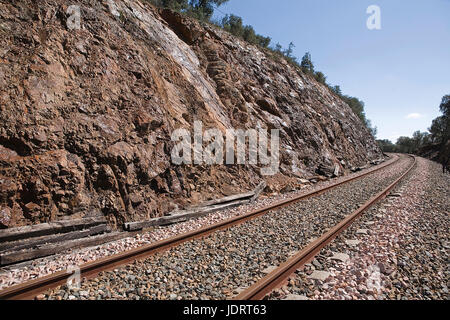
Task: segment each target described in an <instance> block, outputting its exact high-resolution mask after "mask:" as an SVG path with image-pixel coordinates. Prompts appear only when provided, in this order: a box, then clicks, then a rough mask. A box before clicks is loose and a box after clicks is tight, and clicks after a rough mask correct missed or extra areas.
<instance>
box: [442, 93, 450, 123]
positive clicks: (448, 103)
mask: <svg viewBox="0 0 450 320" xmlns="http://www.w3.org/2000/svg"><path fill="white" fill-rule="evenodd" d="M439 109H440V110H441V112H442V113H443V114H444V116H446V117H450V94H448V95H445V96H444V97H443V98H442V102H441V105H440V106H439Z"/></svg>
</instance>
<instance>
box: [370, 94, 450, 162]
mask: <svg viewBox="0 0 450 320" xmlns="http://www.w3.org/2000/svg"><path fill="white" fill-rule="evenodd" d="M439 109H440V111H441V112H442V116H439V117H437V118H436V119H434V120H433V122H432V124H431V127H430V128H429V129H428V132H420V131H416V132H414V134H413V135H412V137H400V138H398V140H397V142H396V143H395V144H394V143H392V142H391V141H390V140H386V139H385V140H377V142H378V144H379V146H380V147H381V149H382V150H383V151H384V152H399V153H411V154H417V155H423V154H424V153H426V152H427V150H433V151H436V152H438V158H440V159H441V160H442V159H443V158H448V156H449V155H448V151H449V150H448V148H449V140H450V94H449V95H445V96H444V97H443V98H442V102H441V104H440V106H439Z"/></svg>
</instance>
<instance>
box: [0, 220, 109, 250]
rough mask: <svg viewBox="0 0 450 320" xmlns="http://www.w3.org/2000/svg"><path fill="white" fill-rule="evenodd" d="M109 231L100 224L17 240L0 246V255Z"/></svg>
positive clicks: (104, 225)
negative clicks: (83, 228)
mask: <svg viewBox="0 0 450 320" xmlns="http://www.w3.org/2000/svg"><path fill="white" fill-rule="evenodd" d="M108 231H109V229H108V226H107V225H106V224H100V225H98V226H94V227H92V228H89V229H85V230H79V231H72V232H68V233H62V234H56V235H49V236H43V237H37V238H36V237H35V238H30V239H23V240H17V241H12V242H6V243H2V244H0V253H2V252H11V251H19V250H23V249H30V248H33V247H36V246H39V245H43V244H49V243H57V242H62V241H69V240H75V239H80V238H85V237H89V236H94V235H97V234H101V233H107V232H108Z"/></svg>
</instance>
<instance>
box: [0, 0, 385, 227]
mask: <svg viewBox="0 0 450 320" xmlns="http://www.w3.org/2000/svg"><path fill="white" fill-rule="evenodd" d="M77 4H78V5H79V6H80V9H81V29H80V30H70V29H69V28H68V27H67V19H68V18H69V16H70V15H69V14H67V9H68V7H69V6H70V5H72V3H70V2H69V1H66V0H56V1H49V0H48V1H46V0H43V1H31V0H19V1H5V0H0V111H1V114H0V226H1V227H13V226H20V225H26V224H32V223H39V222H47V221H52V220H57V219H61V218H64V219H66V218H80V217H84V216H89V215H105V216H106V217H107V218H108V220H109V221H110V222H111V224H112V225H115V226H119V225H120V224H122V223H123V222H126V221H136V220H145V219H148V218H151V217H156V216H160V215H163V214H166V213H167V212H170V211H172V210H173V209H175V208H177V207H183V206H187V205H190V204H195V203H197V202H199V201H203V200H207V199H210V198H217V197H221V196H224V195H230V194H233V193H239V192H242V191H245V190H250V189H252V188H253V187H254V186H256V185H257V184H258V183H259V182H260V181H261V179H267V181H268V182H269V183H270V184H272V190H273V189H275V190H276V189H278V190H279V189H281V188H283V187H284V186H285V185H286V184H288V183H291V184H292V183H294V184H295V181H296V180H297V179H299V178H305V177H310V176H313V175H316V174H317V172H318V171H320V172H323V171H326V170H327V168H328V169H329V168H331V169H330V170H332V171H334V169H336V167H338V168H339V172H340V174H343V173H345V172H346V170H347V169H348V168H350V167H352V166H355V165H361V164H365V163H366V162H367V161H369V160H372V159H375V158H379V157H380V156H381V152H380V150H379V149H378V147H377V146H376V143H375V141H374V140H373V138H372V137H371V136H370V134H369V132H368V131H367V129H366V128H365V127H364V126H363V124H362V123H361V121H360V120H359V119H358V118H357V117H356V116H355V115H354V114H353V112H352V111H351V109H350V108H349V107H348V106H347V105H346V104H345V103H344V102H343V101H341V100H340V99H339V98H338V97H337V96H336V95H334V94H332V93H331V92H330V91H329V90H328V89H327V88H326V87H325V86H323V85H321V84H319V83H317V82H316V81H315V80H314V79H312V78H311V77H309V76H306V75H304V74H302V73H301V72H299V71H298V70H295V69H294V68H293V67H292V66H290V65H289V64H287V63H286V62H285V61H284V60H282V59H279V60H278V61H276V60H274V59H273V58H271V57H270V53H268V52H263V51H262V50H260V49H258V48H257V47H254V46H251V45H248V44H246V43H245V42H243V41H241V40H239V39H236V38H235V37H233V36H231V35H229V34H228V33H226V32H224V31H222V30H220V29H218V28H216V27H213V26H210V25H206V24H200V23H198V22H197V21H194V20H192V19H187V18H184V17H182V16H181V15H179V14H177V13H174V12H171V11H169V10H158V9H155V8H153V7H151V6H149V5H147V4H142V3H140V2H139V1H135V0H123V1H121V0H103V1H97V0H95V1H94V0H81V1H77ZM196 120H201V121H202V122H203V126H204V128H205V129H206V128H218V129H220V130H222V131H224V130H226V129H227V128H237V129H249V128H255V129H256V128H267V129H274V128H276V129H280V141H281V148H280V152H281V159H280V173H279V174H278V175H276V176H274V177H270V178H265V177H263V176H262V175H261V172H260V168H259V167H258V166H249V165H248V166H245V165H239V166H237V165H236V166H219V165H215V166H207V165H201V166H186V165H183V166H176V165H174V164H172V162H171V158H170V153H171V150H172V148H173V146H174V142H172V141H171V134H172V132H173V131H174V130H175V129H177V128H187V129H192V126H193V123H194V121H196Z"/></svg>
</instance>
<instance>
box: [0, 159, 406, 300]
mask: <svg viewBox="0 0 450 320" xmlns="http://www.w3.org/2000/svg"><path fill="white" fill-rule="evenodd" d="M399 159H400V158H399V157H398V156H396V158H394V159H391V160H390V161H387V162H386V163H384V164H383V165H381V166H379V167H377V168H375V169H373V170H369V171H367V172H364V173H362V174H359V175H355V176H352V177H349V178H346V179H344V180H342V181H340V182H337V183H334V184H330V185H328V186H325V187H323V188H321V189H318V190H315V191H311V192H308V193H306V194H303V195H299V196H296V197H293V198H291V199H286V200H282V201H279V202H276V203H274V204H271V205H268V206H266V207H263V208H260V209H257V210H254V211H252V212H250V213H247V214H244V215H241V216H238V217H234V218H231V219H228V220H224V221H221V222H219V223H217V224H214V225H210V226H206V227H204V228H201V229H198V230H195V231H192V232H188V233H185V234H182V235H179V236H175V237H172V238H169V239H165V240H162V241H158V242H155V243H151V244H148V245H144V246H141V247H139V248H135V249H132V250H129V251H126V252H122V253H118V254H115V255H112V256H108V257H104V258H101V259H98V260H95V261H92V262H89V263H86V264H83V265H81V266H80V267H79V269H80V270H79V271H80V277H81V278H86V279H91V278H94V277H95V276H96V275H98V274H99V273H100V272H103V271H109V270H113V269H115V268H116V267H118V266H122V265H126V264H130V263H133V262H134V261H136V260H141V259H144V258H146V257H148V256H151V255H154V254H156V253H158V252H162V251H166V250H169V249H171V248H173V247H176V246H177V245H179V244H181V243H184V242H187V241H190V240H193V239H198V238H203V237H205V236H208V235H209V234H211V233H214V232H216V231H219V230H223V229H228V228H230V227H233V226H235V225H239V224H242V223H244V222H246V221H248V220H252V219H255V218H256V217H259V216H261V215H263V214H266V213H268V212H270V211H273V210H275V209H280V208H283V207H285V206H288V205H291V204H294V203H296V202H298V201H300V200H304V199H307V198H310V197H313V196H317V195H319V194H322V193H324V192H326V191H328V190H330V189H334V188H336V187H338V186H340V185H343V184H346V183H349V182H351V181H354V180H356V179H360V178H362V177H365V176H367V175H370V174H372V173H375V172H377V171H380V170H382V169H384V168H386V167H387V166H391V165H393V164H394V163H396V162H398V161H399ZM72 274H73V272H69V271H67V270H63V271H58V272H55V273H52V274H49V275H47V276H44V277H40V278H37V279H33V280H30V281H27V282H24V283H20V284H17V285H14V286H11V287H8V288H6V289H4V290H1V291H0V300H29V299H33V298H35V297H36V296H37V295H38V294H41V293H43V292H45V291H47V290H49V289H53V288H55V287H57V286H59V285H62V284H65V283H66V282H67V280H68V279H69V278H70V277H71V276H72Z"/></svg>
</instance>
